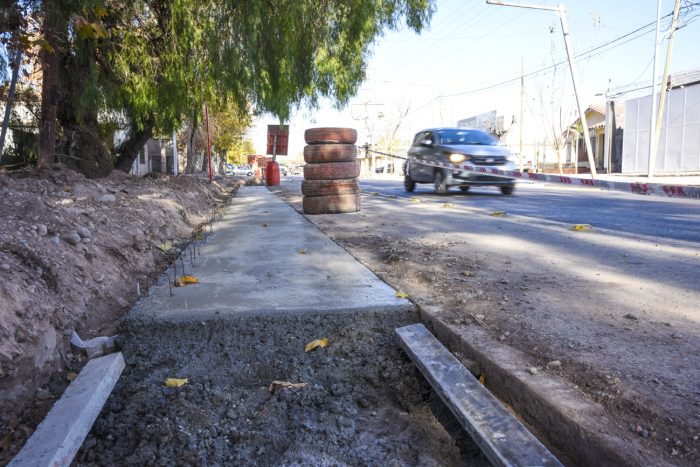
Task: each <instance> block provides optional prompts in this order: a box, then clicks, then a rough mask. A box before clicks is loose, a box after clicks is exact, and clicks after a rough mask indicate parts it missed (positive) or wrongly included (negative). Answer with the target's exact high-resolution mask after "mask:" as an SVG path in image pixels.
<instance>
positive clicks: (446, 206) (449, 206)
mask: <svg viewBox="0 0 700 467" xmlns="http://www.w3.org/2000/svg"><path fill="white" fill-rule="evenodd" d="M442 207H443V208H453V207H455V205H454V204H452V203H445V204H443V205H442Z"/></svg>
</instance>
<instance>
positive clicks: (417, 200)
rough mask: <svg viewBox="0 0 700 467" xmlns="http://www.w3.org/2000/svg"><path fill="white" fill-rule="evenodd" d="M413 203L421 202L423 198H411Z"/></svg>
mask: <svg viewBox="0 0 700 467" xmlns="http://www.w3.org/2000/svg"><path fill="white" fill-rule="evenodd" d="M411 202H412V203H420V202H421V199H420V198H411Z"/></svg>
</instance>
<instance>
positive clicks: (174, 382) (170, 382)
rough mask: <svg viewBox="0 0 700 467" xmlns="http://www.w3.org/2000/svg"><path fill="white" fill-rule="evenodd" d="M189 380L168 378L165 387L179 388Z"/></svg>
mask: <svg viewBox="0 0 700 467" xmlns="http://www.w3.org/2000/svg"><path fill="white" fill-rule="evenodd" d="M188 382H189V380H188V379H187V378H168V379H166V380H165V387H168V388H179V387H180V386H184V385H185V384H187V383H188Z"/></svg>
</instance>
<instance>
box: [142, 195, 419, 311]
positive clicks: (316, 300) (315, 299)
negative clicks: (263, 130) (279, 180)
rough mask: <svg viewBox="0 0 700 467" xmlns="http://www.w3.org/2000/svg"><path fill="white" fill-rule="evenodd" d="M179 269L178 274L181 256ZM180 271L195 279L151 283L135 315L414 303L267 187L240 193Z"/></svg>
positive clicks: (351, 308) (347, 308)
mask: <svg viewBox="0 0 700 467" xmlns="http://www.w3.org/2000/svg"><path fill="white" fill-rule="evenodd" d="M342 215H353V214H342ZM185 257H186V258H188V256H187V255H185ZM178 268H179V271H178V275H181V273H182V271H181V267H180V266H179V262H178ZM185 272H186V273H187V274H191V275H194V276H195V277H196V278H197V279H199V281H200V283H199V284H195V285H189V286H186V287H177V288H173V289H172V294H173V295H172V296H171V295H170V290H169V287H168V285H167V284H166V285H164V286H159V287H155V288H153V289H151V291H150V295H149V296H148V297H144V298H143V299H142V300H140V301H139V302H138V303H137V305H136V306H135V307H134V309H133V310H132V317H139V318H141V317H142V318H150V319H166V320H179V319H184V320H200V319H211V318H226V317H243V316H253V315H260V314H280V313H306V312H333V313H342V312H353V311H360V310H385V311H392V310H397V311H398V310H406V309H412V308H413V305H412V304H411V303H410V302H409V301H408V300H406V299H400V298H397V297H396V295H395V290H394V289H392V288H391V287H389V286H388V285H386V284H385V283H384V282H382V281H381V280H380V279H379V278H377V276H375V275H374V273H372V272H371V271H370V270H369V269H367V268H366V267H365V266H363V265H362V264H360V263H359V262H358V261H356V260H355V259H354V258H353V257H352V256H351V255H350V254H348V253H347V252H346V251H345V250H343V249H342V248H341V247H340V246H338V245H337V244H336V243H334V242H333V241H332V240H330V239H329V238H328V237H327V236H326V235H325V234H323V233H322V232H321V231H320V230H318V229H317V228H316V227H315V226H314V225H313V224H311V223H310V222H308V221H307V220H306V218H304V217H303V216H301V215H300V214H298V213H297V212H296V211H295V210H294V209H292V208H291V207H290V206H288V205H287V204H286V203H284V202H283V201H282V200H280V199H279V198H278V197H277V196H275V195H274V194H273V193H271V192H270V191H269V190H268V189H267V188H265V187H244V188H242V189H241V190H240V191H239V192H238V196H237V197H236V198H235V199H234V200H233V202H232V204H231V206H229V207H228V208H227V210H226V213H225V214H224V217H223V220H222V221H220V222H217V223H216V224H215V225H214V235H213V236H211V237H209V239H208V241H207V243H206V244H205V245H204V246H203V247H202V250H201V256H198V257H197V258H196V260H195V262H194V265H189V264H188V263H186V264H185Z"/></svg>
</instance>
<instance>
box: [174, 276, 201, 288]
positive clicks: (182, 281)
mask: <svg viewBox="0 0 700 467" xmlns="http://www.w3.org/2000/svg"><path fill="white" fill-rule="evenodd" d="M189 284H199V279H197V278H196V277H194V276H182V277H180V278H179V279H178V280H176V281H175V285H176V286H178V287H184V286H186V285H189Z"/></svg>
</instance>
